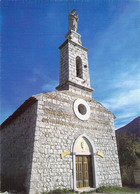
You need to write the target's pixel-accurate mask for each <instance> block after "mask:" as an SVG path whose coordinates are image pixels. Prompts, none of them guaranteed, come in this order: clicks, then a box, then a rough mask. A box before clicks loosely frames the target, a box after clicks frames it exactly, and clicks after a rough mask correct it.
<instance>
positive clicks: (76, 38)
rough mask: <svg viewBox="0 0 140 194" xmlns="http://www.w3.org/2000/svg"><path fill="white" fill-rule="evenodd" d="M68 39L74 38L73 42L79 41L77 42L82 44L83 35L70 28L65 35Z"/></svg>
mask: <svg viewBox="0 0 140 194" xmlns="http://www.w3.org/2000/svg"><path fill="white" fill-rule="evenodd" d="M65 38H66V39H69V40H72V41H73V42H75V43H77V44H80V45H81V44H82V42H81V35H80V34H78V33H77V32H75V31H73V30H70V31H69V32H68V33H67V34H66V35H65Z"/></svg>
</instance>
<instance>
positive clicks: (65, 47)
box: [56, 9, 93, 97]
mask: <svg viewBox="0 0 140 194" xmlns="http://www.w3.org/2000/svg"><path fill="white" fill-rule="evenodd" d="M75 13H76V10H75V9H74V10H73V11H72V12H71V13H70V14H69V17H68V19H69V32H68V33H67V34H66V35H65V38H66V40H65V42H64V43H63V44H62V45H61V46H60V47H59V49H60V77H59V86H57V87H56V89H57V90H59V91H61V90H69V91H72V92H74V93H77V94H81V95H83V96H89V97H91V95H92V94H91V93H92V91H93V89H92V88H91V87H90V78H89V68H88V57H87V49H86V48H85V47H83V46H82V42H81V35H80V34H78V33H77V32H76V31H77V23H78V20H79V19H78V15H77V14H75Z"/></svg>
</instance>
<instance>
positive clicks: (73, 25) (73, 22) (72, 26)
mask: <svg viewBox="0 0 140 194" xmlns="http://www.w3.org/2000/svg"><path fill="white" fill-rule="evenodd" d="M75 13H76V9H73V10H72V12H71V13H70V14H69V30H73V31H75V32H76V31H77V23H78V20H79V18H78V14H75Z"/></svg>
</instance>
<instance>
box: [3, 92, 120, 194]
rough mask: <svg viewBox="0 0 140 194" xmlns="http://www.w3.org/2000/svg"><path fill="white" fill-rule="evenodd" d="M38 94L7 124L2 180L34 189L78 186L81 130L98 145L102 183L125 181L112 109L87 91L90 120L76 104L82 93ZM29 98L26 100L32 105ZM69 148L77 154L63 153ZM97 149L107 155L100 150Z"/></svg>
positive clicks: (98, 163) (105, 184)
mask: <svg viewBox="0 0 140 194" xmlns="http://www.w3.org/2000/svg"><path fill="white" fill-rule="evenodd" d="M32 98H33V99H36V101H37V102H36V101H35V100H34V101H35V102H34V104H33V105H31V106H30V107H29V108H27V109H26V110H25V111H24V112H23V113H21V115H19V116H17V117H15V118H14V120H12V121H11V123H10V122H9V123H7V124H6V123H5V124H3V125H2V130H1V137H2V164H3V165H2V175H3V176H2V180H4V182H8V183H9V182H10V183H9V184H10V185H9V187H10V189H17V190H20V189H21V190H25V191H26V192H27V193H28V192H29V191H30V192H29V193H32V194H35V193H36V192H40V193H41V191H44V190H53V189H56V188H68V189H73V186H74V180H73V170H74V169H73V160H72V157H73V145H74V142H75V140H76V139H77V138H78V137H79V136H80V135H83V136H85V137H90V139H91V140H92V142H93V144H94V147H95V153H94V154H95V160H96V173H97V174H96V177H97V180H96V187H99V186H107V185H112V186H113V185H114V186H116V185H117V186H121V179H120V170H119V163H118V154H117V147H116V138H115V132H114V115H113V114H112V113H111V112H109V111H108V110H107V109H105V108H104V107H103V106H102V105H101V104H100V103H98V102H96V101H95V100H93V99H92V98H88V97H83V99H84V100H86V102H87V103H88V104H89V106H90V110H91V114H90V118H89V120H88V121H80V120H79V119H78V118H77V117H76V116H75V114H74V110H73V103H74V101H75V100H76V99H77V98H81V96H80V95H77V94H75V93H72V92H70V91H58V92H52V93H45V94H39V95H37V96H34V97H32ZM26 103H27V102H25V104H24V106H28V104H26ZM14 114H16V112H15V113H14ZM13 116H14V115H13ZM7 122H8V121H7ZM67 150H70V152H71V154H70V155H68V156H66V157H64V158H63V159H62V158H61V154H62V153H63V152H65V151H67ZM97 151H101V152H102V153H103V154H104V158H101V157H100V156H98V155H96V152H97ZM7 180H8V181H7ZM11 180H12V181H13V182H11ZM17 180H18V181H17ZM14 181H15V182H14ZM2 182H3V181H2Z"/></svg>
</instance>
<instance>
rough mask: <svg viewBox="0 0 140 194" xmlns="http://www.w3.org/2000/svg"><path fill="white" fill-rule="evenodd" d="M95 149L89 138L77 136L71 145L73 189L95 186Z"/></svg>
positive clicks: (85, 188)
mask: <svg viewBox="0 0 140 194" xmlns="http://www.w3.org/2000/svg"><path fill="white" fill-rule="evenodd" d="M94 153H95V149H94V147H93V144H92V143H91V141H90V140H89V138H88V137H87V136H85V135H81V136H79V137H78V138H77V139H76V141H75V142H74V145H73V176H74V177H73V178H74V179H73V180H74V190H77V191H79V190H81V189H82V190H87V189H89V190H90V189H93V188H96V185H97V184H96V164H95V162H96V161H95V154H94Z"/></svg>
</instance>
